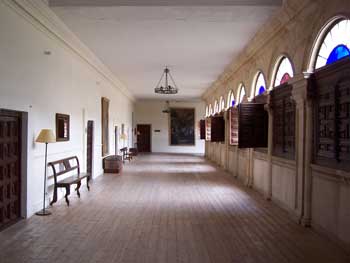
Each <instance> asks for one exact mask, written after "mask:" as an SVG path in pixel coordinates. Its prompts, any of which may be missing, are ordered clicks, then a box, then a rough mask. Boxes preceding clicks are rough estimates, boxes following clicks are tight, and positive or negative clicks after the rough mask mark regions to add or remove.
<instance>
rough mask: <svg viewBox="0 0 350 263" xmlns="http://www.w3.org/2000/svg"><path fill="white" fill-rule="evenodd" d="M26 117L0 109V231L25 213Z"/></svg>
mask: <svg viewBox="0 0 350 263" xmlns="http://www.w3.org/2000/svg"><path fill="white" fill-rule="evenodd" d="M27 118H28V115H27V113H24V112H17V111H11V110H4V109H0V230H2V229H4V228H6V227H8V226H10V225H12V224H13V223H15V222H17V221H18V220H19V219H20V218H21V217H24V216H25V212H23V211H25V209H26V176H27V175H26V169H27V165H26V160H27V155H26V151H22V147H23V148H24V147H25V145H26V143H27Z"/></svg>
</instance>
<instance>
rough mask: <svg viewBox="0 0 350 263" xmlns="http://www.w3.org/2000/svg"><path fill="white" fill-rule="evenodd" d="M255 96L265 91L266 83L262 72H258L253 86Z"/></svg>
mask: <svg viewBox="0 0 350 263" xmlns="http://www.w3.org/2000/svg"><path fill="white" fill-rule="evenodd" d="M254 91H255V94H254V95H255V96H258V95H260V94H263V93H264V92H265V91H266V82H265V78H264V74H262V72H261V71H260V72H258V75H257V77H256V80H255V86H254Z"/></svg>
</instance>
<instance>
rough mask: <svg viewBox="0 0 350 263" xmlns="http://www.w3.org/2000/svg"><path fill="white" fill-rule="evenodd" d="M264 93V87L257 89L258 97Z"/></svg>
mask: <svg viewBox="0 0 350 263" xmlns="http://www.w3.org/2000/svg"><path fill="white" fill-rule="evenodd" d="M264 92H265V87H264V86H260V88H259V95H260V94H263V93H264Z"/></svg>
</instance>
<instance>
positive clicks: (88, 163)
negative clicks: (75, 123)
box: [86, 121, 94, 174]
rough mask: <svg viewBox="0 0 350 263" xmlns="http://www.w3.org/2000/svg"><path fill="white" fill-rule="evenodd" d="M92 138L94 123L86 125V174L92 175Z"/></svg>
mask: <svg viewBox="0 0 350 263" xmlns="http://www.w3.org/2000/svg"><path fill="white" fill-rule="evenodd" d="M93 138H94V122H93V121H88V123H87V151H86V152H87V156H86V159H87V160H86V172H87V173H90V174H92V163H93V150H92V149H93Z"/></svg>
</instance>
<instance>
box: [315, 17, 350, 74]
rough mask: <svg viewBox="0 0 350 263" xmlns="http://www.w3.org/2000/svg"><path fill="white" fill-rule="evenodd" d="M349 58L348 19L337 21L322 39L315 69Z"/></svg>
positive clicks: (349, 33) (349, 37) (349, 31)
mask: <svg viewBox="0 0 350 263" xmlns="http://www.w3.org/2000/svg"><path fill="white" fill-rule="evenodd" d="M344 57H350V19H343V20H340V21H339V20H338V21H337V22H336V23H335V24H334V25H333V26H331V27H330V28H329V31H328V33H327V34H326V35H325V37H324V38H323V41H322V42H321V45H320V47H319V51H318V54H317V59H316V69H318V68H321V67H323V66H326V65H329V64H332V63H334V62H336V61H338V60H340V59H342V58H344Z"/></svg>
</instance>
